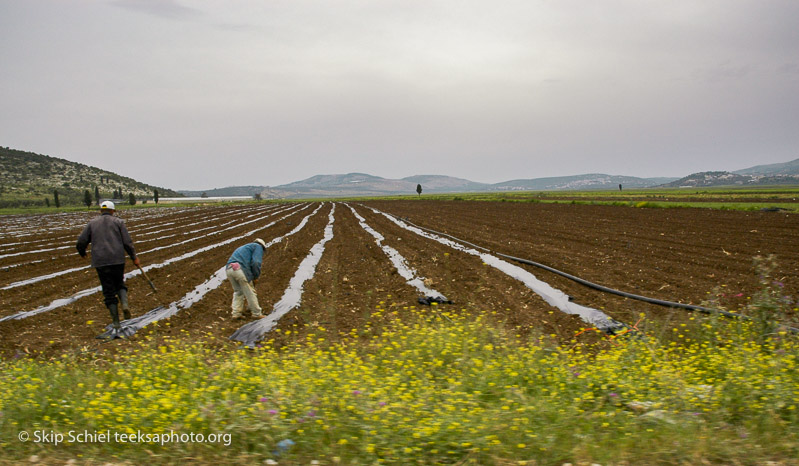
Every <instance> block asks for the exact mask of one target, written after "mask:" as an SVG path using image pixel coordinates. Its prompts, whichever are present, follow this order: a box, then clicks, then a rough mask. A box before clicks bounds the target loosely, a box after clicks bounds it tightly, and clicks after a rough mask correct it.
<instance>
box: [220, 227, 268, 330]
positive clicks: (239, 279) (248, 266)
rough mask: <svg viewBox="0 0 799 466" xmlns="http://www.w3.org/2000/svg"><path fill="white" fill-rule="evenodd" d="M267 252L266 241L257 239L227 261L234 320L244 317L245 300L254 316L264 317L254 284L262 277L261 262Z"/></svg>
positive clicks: (237, 250) (226, 270)
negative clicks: (231, 288)
mask: <svg viewBox="0 0 799 466" xmlns="http://www.w3.org/2000/svg"><path fill="white" fill-rule="evenodd" d="M265 250H266V243H264V240H262V239H256V240H255V241H254V242H252V243H248V244H245V245H244V246H241V247H239V248H238V249H236V250H235V251H233V255H231V256H230V259H228V261H227V265H226V266H225V272H226V273H227V278H228V280H230V285H231V286H232V287H233V318H234V319H239V318H241V317H243V314H244V300H245V299H246V300H247V308H248V309H249V310H250V312H251V313H252V316H253V317H259V318H260V317H263V313H262V312H261V306H259V305H258V296H256V294H255V286H254V284H253V283H254V282H255V280H256V279H257V278H258V277H260V276H261V261H263V258H264V251H265Z"/></svg>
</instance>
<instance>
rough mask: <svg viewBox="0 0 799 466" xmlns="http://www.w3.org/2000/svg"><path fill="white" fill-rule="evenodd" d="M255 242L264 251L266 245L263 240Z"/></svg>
mask: <svg viewBox="0 0 799 466" xmlns="http://www.w3.org/2000/svg"><path fill="white" fill-rule="evenodd" d="M255 242H256V243H258V244H260V245H261V247H262V248H264V249H266V243H264V240H262V239H261V238H258V239H257V240H255Z"/></svg>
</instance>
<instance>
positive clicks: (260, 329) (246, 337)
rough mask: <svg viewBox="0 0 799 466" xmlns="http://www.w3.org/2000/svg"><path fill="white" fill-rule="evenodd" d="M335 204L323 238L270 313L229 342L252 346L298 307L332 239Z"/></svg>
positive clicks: (246, 325)
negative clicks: (306, 286) (304, 288)
mask: <svg viewBox="0 0 799 466" xmlns="http://www.w3.org/2000/svg"><path fill="white" fill-rule="evenodd" d="M335 212H336V204H333V205H332V207H331V209H330V213H328V221H327V225H326V226H325V231H324V236H323V237H322V239H321V240H319V242H317V243H316V244H314V245H313V247H311V250H310V251H309V252H308V255H307V256H305V258H304V259H303V260H302V262H300V265H299V267H297V270H296V271H295V272H294V275H293V276H292V277H291V281H290V282H289V286H288V287H287V288H286V289H285V291H284V292H283V296H281V298H280V300H279V301H278V302H277V303H275V305H274V307H273V308H272V312H271V313H269V315H267V316H265V317H264V318H263V319H258V320H255V321H253V322H250V323H247V324H245V325H243V326H242V327H241V328H240V329H238V330H236V331H235V332H234V333H233V335H231V336H230V339H231V340H237V341H240V342H242V343H244V344H245V345H247V346H253V345H255V343H256V342H257V341H259V340H261V339H262V338H263V335H264V334H265V333H266V332H268V331H269V330H271V329H273V328H274V327H275V326H276V325H277V321H278V320H280V318H281V317H283V316H284V315H286V314H287V313H288V312H290V311H291V310H292V309H295V308H296V307H297V306H299V305H300V301H301V300H302V293H303V284H304V283H305V282H306V281H308V280H309V279H311V278H313V276H314V274H315V273H316V266H317V264H319V260H320V259H321V258H322V254H324V251H325V244H327V242H328V241H330V240H331V239H332V238H333V222H334V220H335Z"/></svg>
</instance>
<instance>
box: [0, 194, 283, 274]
mask: <svg viewBox="0 0 799 466" xmlns="http://www.w3.org/2000/svg"><path fill="white" fill-rule="evenodd" d="M273 208H274V207H265V208H260V209H248V210H247V211H245V213H246V214H248V215H241V217H242V218H252V217H255V216H258V215H259V214H260V213H262V212H264V211H268V210H271V209H273ZM240 213H241V212H240V211H232V212H230V213H222V214H220V215H216V216H211V217H207V218H204V219H202V220H200V221H198V222H194V223H189V224H180V222H177V221H175V222H167V223H166V224H168V225H176V226H173V227H172V228H167V229H160V230H155V231H150V232H149V233H148V234H147V235H140V234H139V232H140V231H141V229H139V228H136V227H135V225H130V224H128V225H126V226H128V231H129V233H130V235H131V237H132V238H134V244H135V246H136V247H137V248H138V247H139V245H140V244H148V243H152V242H154V241H162V240H165V239H168V238H171V237H174V236H177V235H163V234H162V233H163V232H166V231H173V230H181V234H183V235H195V234H196V233H198V232H200V231H204V230H206V229H209V228H215V227H217V228H218V227H221V226H225V225H230V224H231V223H235V222H237V221H240V218H239V214H240ZM231 217H232V218H231ZM220 218H228V219H230V220H229V221H228V222H226V223H223V224H222V225H216V222H217V221H218V220H219V219H220ZM126 223H127V222H126ZM200 224H203V225H207V224H211V226H209V227H206V228H195V229H192V230H188V231H186V227H189V226H194V225H200ZM84 227H85V225H84ZM156 228H158V227H157V226H154V227H150V228H147V230H154V229H156ZM82 229H83V228H82V227H81V229H80V230H78V231H77V232H76V233H75V235H74V236H72V237H70V238H68V239H67V240H66V241H59V242H58V243H60V244H57V243H55V242H53V241H51V242H50V243H48V245H52V246H51V247H47V248H41V247H40V249H26V248H24V247H18V248H15V252H12V253H4V254H0V264H2V263H3V262H5V261H2V259H5V258H7V257H15V256H31V255H34V254H40V253H44V252H49V251H55V250H59V249H63V250H70V251H71V252H73V253H74V252H75V243H76V240H77V238H78V235H79V234H80V231H82ZM153 235H158V236H157V237H156V238H149V239H147V237H149V236H153ZM54 243H55V244H54ZM30 245H31V243H26V246H30ZM19 265H21V264H9V265H6V264H3V265H0V269H2V268H4V267H17V266H19Z"/></svg>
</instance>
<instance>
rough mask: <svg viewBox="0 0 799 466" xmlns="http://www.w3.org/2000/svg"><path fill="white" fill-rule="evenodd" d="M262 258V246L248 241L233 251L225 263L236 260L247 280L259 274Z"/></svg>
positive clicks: (251, 279)
mask: <svg viewBox="0 0 799 466" xmlns="http://www.w3.org/2000/svg"><path fill="white" fill-rule="evenodd" d="M263 258H264V248H263V247H261V245H260V244H258V243H248V244H245V245H244V246H241V247H240V248H238V249H236V250H235V251H233V255H231V256H230V259H228V260H227V263H228V264H230V263H233V262H238V263H239V265H241V270H243V271H244V275H246V276H247V281H250V282H251V281H253V280H255V279H256V278H258V277H260V276H261V261H262V260H263Z"/></svg>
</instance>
